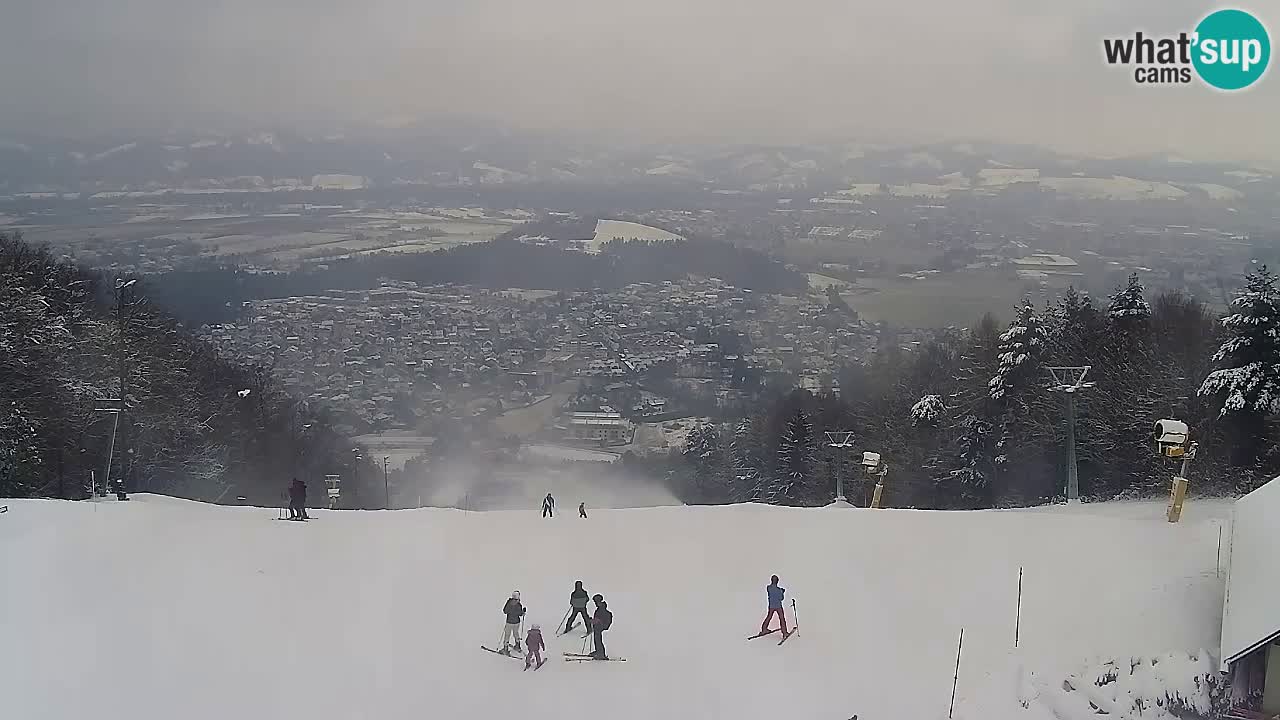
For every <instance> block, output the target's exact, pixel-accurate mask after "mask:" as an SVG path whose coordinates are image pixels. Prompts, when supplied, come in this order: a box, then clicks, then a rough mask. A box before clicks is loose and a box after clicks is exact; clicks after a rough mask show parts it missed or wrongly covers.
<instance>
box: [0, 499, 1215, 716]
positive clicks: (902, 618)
mask: <svg viewBox="0 0 1280 720" xmlns="http://www.w3.org/2000/svg"><path fill="white" fill-rule="evenodd" d="M567 500H568V499H567V498H561V503H562V504H564V505H565V506H566V507H564V511H565V512H564V514H563V516H561V517H556V518H554V519H551V520H543V519H541V518H539V517H538V515H537V511H536V508H534V507H531V508H530V509H529V510H528V511H527V512H492V513H468V512H462V511H452V510H409V511H394V512H325V511H316V512H315V515H316V519H315V520H313V521H312V522H310V523H305V524H303V523H291V522H278V521H276V520H275V517H276V510H274V509H257V508H221V507H212V506H206V505H200V504H195V503H189V502H185V501H179V500H173V499H168V498H161V497H155V496H144V495H139V496H135V499H134V500H133V501H132V502H129V503H116V502H101V503H72V502H57V501H8V502H7V504H8V505H9V512H8V513H6V514H4V515H0V578H3V585H2V586H0V587H2V589H0V638H3V642H2V643H0V678H3V688H4V689H3V694H4V697H3V703H4V709H5V712H4V714H5V716H6V717H13V718H23V719H24V720H27V719H31V720H35V719H37V718H90V717H91V718H96V719H97V720H112V719H116V718H119V719H121V720H153V719H155V720H161V719H163V720H169V719H170V718H175V717H181V718H184V719H185V720H197V719H204V718H208V719H210V720H214V719H216V720H225V719H226V718H278V719H279V718H309V719H311V720H321V719H326V718H344V719H346V718H377V719H378V720H396V719H399V718H404V719H406V720H407V719H410V718H412V719H413V720H425V719H428V718H430V719H432V720H434V719H437V718H438V719H440V720H444V719H450V720H452V719H454V718H459V719H460V718H507V717H512V718H514V717H519V718H521V719H522V720H565V719H566V718H579V717H581V718H588V717H589V718H593V719H597V720H599V719H605V718H607V719H610V720H613V719H628V718H636V719H643V720H655V719H657V718H699V719H702V718H733V719H735V720H743V719H746V718H770V719H777V718H797V719H799V718H804V719H809V718H815V719H817V718H829V719H831V720H845V719H846V718H849V717H851V716H852V715H854V714H855V713H856V714H857V715H858V716H859V718H860V719H861V720H881V719H884V720H890V719H892V720H916V719H932V720H938V719H940V718H945V717H947V709H948V703H949V700H950V697H951V691H952V678H953V675H954V672H955V663H956V649H957V648H956V643H957V637H958V634H959V632H960V630H961V628H963V629H964V646H963V653H962V655H961V662H960V671H959V679H958V683H957V690H956V701H955V702H956V710H955V717H957V718H962V719H967V720H980V719H981V720H1003V719H1005V718H1009V719H1015V718H1018V719H1021V718H1025V719H1028V720H1049V719H1050V718H1054V717H1057V718H1060V719H1062V720H1083V719H1084V718H1094V717H1096V715H1095V714H1094V711H1093V710H1091V708H1090V702H1091V701H1092V702H1093V703H1094V704H1095V705H1100V706H1105V707H1108V708H1110V709H1112V710H1113V713H1112V714H1111V715H1110V716H1109V717H1110V718H1112V720H1116V719H1117V718H1122V717H1138V716H1136V715H1132V714H1130V713H1128V712H1120V711H1123V710H1125V708H1126V707H1130V706H1131V705H1132V702H1133V699H1134V698H1135V697H1144V698H1147V699H1148V700H1150V699H1153V696H1154V695H1157V694H1159V693H1161V692H1163V691H1165V690H1169V691H1177V692H1180V693H1183V694H1185V695H1191V696H1193V698H1192V699H1193V700H1194V699H1195V698H1196V697H1198V696H1196V693H1195V690H1194V683H1193V677H1194V676H1195V675H1196V674H1197V673H1205V672H1209V671H1210V669H1211V668H1212V667H1213V665H1214V662H1213V660H1212V659H1211V658H1210V657H1209V656H1208V655H1207V654H1205V653H1201V652H1200V650H1201V649H1202V648H1210V649H1213V648H1216V647H1217V644H1218V623H1219V619H1220V613H1221V605H1222V585H1223V581H1222V579H1221V578H1220V577H1218V574H1217V573H1216V561H1217V543H1218V537H1219V528H1220V526H1221V525H1222V524H1224V522H1225V520H1224V518H1225V517H1226V516H1227V512H1226V508H1227V506H1226V504H1224V503H1205V502H1192V503H1189V504H1188V506H1187V508H1186V512H1185V517H1184V520H1183V522H1182V523H1180V524H1176V525H1170V524H1168V523H1166V522H1164V519H1163V517H1162V513H1163V506H1162V505H1160V504H1157V503H1140V504H1107V505H1094V506H1090V505H1084V506H1076V507H1070V508H1067V507H1059V508H1050V509H1040V510H1027V511H990V512H968V513H939V512H917V511H898V510H880V511H870V510H853V509H834V508H830V509H786V508H774V507H761V506H730V507H715V508H709V507H708V508H691V507H666V508H647V509H636V510H613V511H603V510H599V511H593V512H592V514H591V517H590V518H589V519H587V520H580V519H578V518H577V517H576V513H574V512H572V508H571V507H569V503H568V502H567ZM1019 567H1022V568H1023V571H1024V575H1023V585H1022V616H1021V625H1020V630H1019V632H1020V647H1019V648H1018V649H1016V650H1015V648H1014V646H1013V645H1014V632H1015V622H1016V611H1015V609H1016V607H1017V597H1018V571H1019ZM770 573H778V574H779V575H780V576H781V577H782V585H783V586H784V587H786V588H787V589H788V595H787V597H788V600H790V599H791V598H795V599H796V601H797V609H798V610H799V622H800V628H801V630H800V634H799V635H798V636H796V637H794V638H792V639H790V640H789V641H788V642H787V643H786V645H784V646H781V647H779V646H778V645H777V644H776V642H775V641H774V640H771V639H760V640H754V641H751V642H747V641H746V640H745V638H746V636H747V635H749V634H751V633H752V632H754V630H755V629H758V627H759V623H760V620H761V619H762V617H763V614H764V601H765V594H764V586H765V585H766V584H767V582H768V577H769V575H770ZM578 579H581V580H583V581H585V583H586V587H587V589H588V590H589V591H590V592H593V593H595V592H599V593H603V594H604V595H605V597H606V598H607V599H608V601H609V607H610V609H611V610H612V611H613V613H614V618H615V619H614V625H613V629H612V630H611V631H610V632H609V633H608V634H607V635H606V638H607V643H608V647H609V649H610V652H611V654H613V655H617V656H623V657H626V658H627V662H625V663H565V662H561V661H560V653H561V652H562V651H566V650H571V651H577V650H579V649H580V645H579V640H578V639H577V638H576V637H570V638H558V637H554V636H553V635H552V632H551V629H552V628H554V626H555V625H556V623H557V621H559V620H560V618H561V617H562V616H563V615H564V614H565V610H566V609H567V596H568V593H569V591H570V590H571V589H572V587H573V581H574V580H578ZM513 588H519V589H520V590H521V591H522V594H523V598H524V601H525V604H526V605H527V606H528V608H529V617H528V619H529V621H530V622H539V623H541V624H542V625H543V626H544V628H547V633H546V635H547V638H548V644H549V650H550V654H551V655H552V656H553V659H552V662H551V664H549V665H548V666H547V667H545V668H543V669H542V670H541V671H540V672H538V673H536V674H533V673H522V672H521V665H520V664H519V663H517V662H515V661H512V660H508V659H504V658H501V657H498V656H495V655H492V654H489V653H485V652H482V651H481V650H480V649H479V646H480V645H481V644H486V645H492V644H494V643H495V642H497V640H498V636H499V633H500V630H501V621H502V616H501V613H500V612H499V610H500V608H501V606H502V604H503V601H504V600H505V598H506V597H507V595H508V594H509V593H510V591H511V590H512V589H513ZM789 607H790V605H789V604H788V608H789ZM788 614H789V615H790V610H788ZM791 619H792V620H794V618H791ZM774 637H776V636H774ZM1193 657H1194V659H1193ZM1152 659H1155V660H1156V661H1157V664H1153V663H1152V662H1151V660H1152ZM1113 660H1114V661H1116V663H1115V664H1114V665H1112V666H1108V665H1107V663H1108V662H1110V661H1113ZM1111 671H1114V672H1115V673H1116V675H1117V678H1116V681H1115V682H1111V683H1108V684H1104V685H1102V686H1098V685H1097V684H1096V682H1097V679H1098V677H1103V676H1109V673H1110V672H1111ZM1068 687H1072V688H1075V689H1074V690H1067V689H1066V688H1068ZM1020 703H1025V704H1026V708H1024V707H1023V706H1022V705H1021V704H1020ZM1166 716H1167V715H1165V714H1164V711H1163V709H1161V708H1154V709H1149V710H1148V711H1147V712H1146V713H1144V714H1143V715H1141V717H1143V718H1155V717H1166Z"/></svg>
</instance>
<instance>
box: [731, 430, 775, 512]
mask: <svg viewBox="0 0 1280 720" xmlns="http://www.w3.org/2000/svg"><path fill="white" fill-rule="evenodd" d="M729 457H730V462H731V463H732V471H733V477H732V479H731V480H730V489H729V495H730V499H731V500H733V501H734V502H745V501H748V500H763V499H764V497H763V495H764V492H765V488H764V483H763V482H762V479H763V478H764V477H765V475H766V473H767V472H768V468H767V467H765V464H764V462H763V461H764V436H763V433H762V431H761V426H760V422H759V421H758V420H754V419H752V418H744V419H742V420H741V421H740V422H739V423H738V424H737V426H736V427H734V429H733V440H732V441H731V442H730V448H729Z"/></svg>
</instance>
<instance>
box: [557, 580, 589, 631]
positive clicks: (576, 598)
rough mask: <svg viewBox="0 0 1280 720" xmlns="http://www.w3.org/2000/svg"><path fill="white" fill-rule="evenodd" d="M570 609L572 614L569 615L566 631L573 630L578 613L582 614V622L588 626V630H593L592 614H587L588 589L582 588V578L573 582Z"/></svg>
mask: <svg viewBox="0 0 1280 720" xmlns="http://www.w3.org/2000/svg"><path fill="white" fill-rule="evenodd" d="M569 609H570V611H571V612H572V614H571V615H569V622H568V623H566V624H565V626H564V631H565V632H566V633H567V632H569V631H570V630H572V629H573V621H574V620H577V619H578V615H582V624H583V625H586V626H587V632H591V616H590V615H588V614H587V591H586V590H583V589H582V581H581V580H579V581H577V582H576V583H574V584H573V592H571V593H569Z"/></svg>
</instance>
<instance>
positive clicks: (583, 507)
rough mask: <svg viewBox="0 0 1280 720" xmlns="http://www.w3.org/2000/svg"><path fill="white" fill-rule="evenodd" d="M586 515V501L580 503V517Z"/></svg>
mask: <svg viewBox="0 0 1280 720" xmlns="http://www.w3.org/2000/svg"><path fill="white" fill-rule="evenodd" d="M586 516H587V504H586V503H584V502H580V503H578V517H580V518H584V517H586Z"/></svg>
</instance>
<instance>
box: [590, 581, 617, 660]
mask: <svg viewBox="0 0 1280 720" xmlns="http://www.w3.org/2000/svg"><path fill="white" fill-rule="evenodd" d="M596 597H597V598H600V599H599V600H596V615H595V617H593V618H591V633H592V635H594V636H595V641H596V649H595V650H594V651H592V653H591V657H593V658H595V659H596V660H608V659H609V656H608V655H605V654H604V631H605V630H608V629H609V628H610V627H611V626H612V625H613V613H611V612H609V604H608V603H606V602H605V601H604V598H602V597H600V596H599V595H596Z"/></svg>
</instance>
